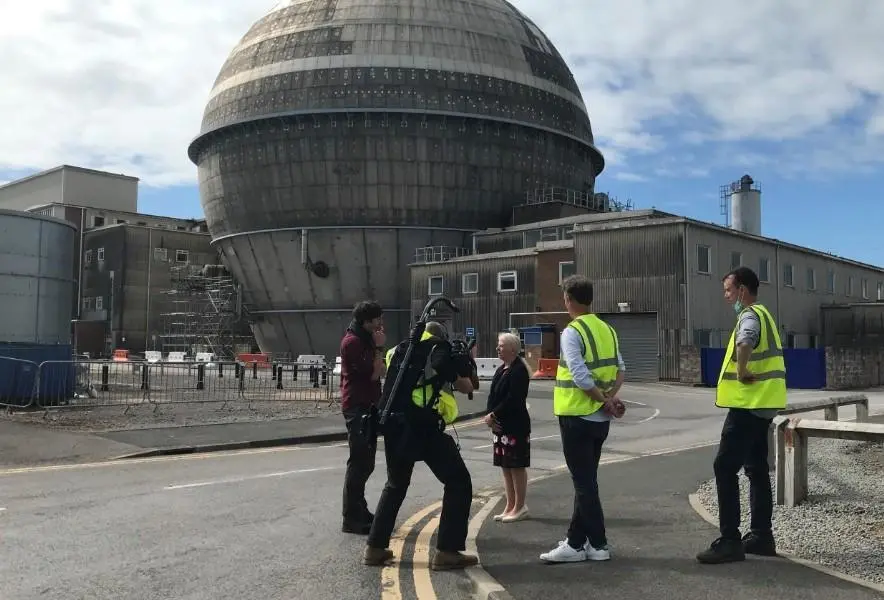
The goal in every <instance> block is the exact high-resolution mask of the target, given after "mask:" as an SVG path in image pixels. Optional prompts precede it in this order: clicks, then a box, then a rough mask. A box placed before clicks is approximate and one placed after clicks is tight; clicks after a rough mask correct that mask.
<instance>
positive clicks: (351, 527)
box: [341, 519, 371, 535]
mask: <svg viewBox="0 0 884 600" xmlns="http://www.w3.org/2000/svg"><path fill="white" fill-rule="evenodd" d="M341 531H343V532H344V533H355V534H356V535H368V534H369V532H370V531H371V523H365V522H361V523H353V522H351V521H347V520H346V519H344V523H343V524H342V525H341Z"/></svg>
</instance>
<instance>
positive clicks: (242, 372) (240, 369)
mask: <svg viewBox="0 0 884 600" xmlns="http://www.w3.org/2000/svg"><path fill="white" fill-rule="evenodd" d="M236 376H237V379H239V395H240V396H242V395H243V394H244V393H245V389H246V365H245V364H239V363H236Z"/></svg>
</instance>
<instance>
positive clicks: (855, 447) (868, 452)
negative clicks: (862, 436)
mask: <svg viewBox="0 0 884 600" xmlns="http://www.w3.org/2000/svg"><path fill="white" fill-rule="evenodd" d="M771 483H772V484H773V473H771ZM808 487H809V494H808V499H807V501H806V502H804V503H803V504H801V505H800V506H796V507H794V508H786V507H785V506H776V505H774V522H773V527H774V535H775V537H776V540H777V548H778V550H780V551H783V552H787V553H789V554H792V555H794V556H797V557H799V558H803V559H806V560H810V561H813V562H816V563H818V564H821V565H824V566H827V567H830V568H832V569H835V570H837V571H840V572H842V573H846V574H848V575H852V576H853V577H857V578H860V579H864V580H866V581H871V582H873V583H877V584H884V445H882V444H880V443H878V444H872V443H866V442H851V441H841V440H826V439H815V438H811V439H810V442H809V448H808ZM740 490H741V492H742V507H743V525H742V531H743V532H744V533H745V532H746V531H748V526H749V514H748V510H749V480H748V479H747V478H746V477H745V476H743V475H742V474H741V476H740ZM698 496H699V500H700V502H701V503H702V504H703V506H704V507H706V509H707V510H709V512H710V513H711V514H712V515H713V516H714V517H716V518H717V517H718V501H717V499H716V494H715V480H714V479H713V480H710V481H707V482H705V483H704V484H703V485H701V486H700V489H699V490H698Z"/></svg>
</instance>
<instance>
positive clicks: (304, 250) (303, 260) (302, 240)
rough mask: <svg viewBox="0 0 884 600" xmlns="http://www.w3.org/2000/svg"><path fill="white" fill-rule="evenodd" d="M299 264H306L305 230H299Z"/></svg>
mask: <svg viewBox="0 0 884 600" xmlns="http://www.w3.org/2000/svg"><path fill="white" fill-rule="evenodd" d="M301 264H302V265H306V264H307V230H306V229H302V230H301Z"/></svg>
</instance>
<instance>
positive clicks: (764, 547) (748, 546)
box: [743, 531, 777, 556]
mask: <svg viewBox="0 0 884 600" xmlns="http://www.w3.org/2000/svg"><path fill="white" fill-rule="evenodd" d="M743 552H745V553H746V554H757V555H758V556H776V555H777V543H776V542H775V541H774V537H773V534H772V533H756V532H754V531H750V532H749V533H747V534H746V535H744V536H743Z"/></svg>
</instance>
